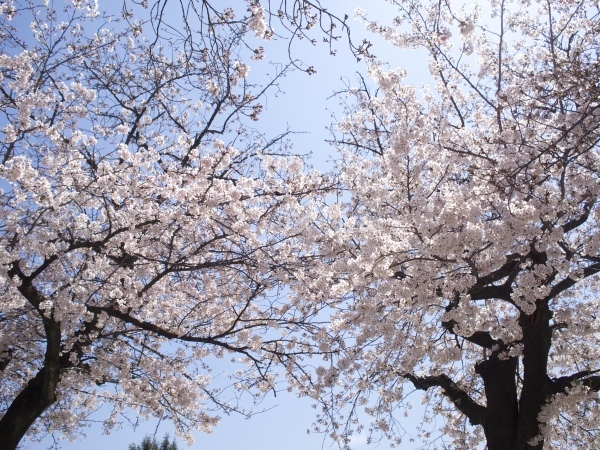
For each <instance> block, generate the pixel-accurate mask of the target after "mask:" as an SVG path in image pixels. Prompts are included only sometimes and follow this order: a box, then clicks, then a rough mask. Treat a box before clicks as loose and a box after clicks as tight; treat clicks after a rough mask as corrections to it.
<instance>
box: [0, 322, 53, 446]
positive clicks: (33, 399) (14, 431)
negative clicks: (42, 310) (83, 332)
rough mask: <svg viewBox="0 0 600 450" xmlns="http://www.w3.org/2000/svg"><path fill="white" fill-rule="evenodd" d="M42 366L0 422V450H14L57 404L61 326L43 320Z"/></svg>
mask: <svg viewBox="0 0 600 450" xmlns="http://www.w3.org/2000/svg"><path fill="white" fill-rule="evenodd" d="M44 329H45V331H46V354H45V357H44V366H43V367H42V368H41V369H40V371H39V372H38V373H37V375H36V376H35V377H34V378H33V379H31V380H30V381H29V383H27V386H25V388H24V389H23V390H22V391H21V392H20V393H19V395H18V396H17V397H16V398H15V400H14V401H13V402H12V404H11V405H10V407H9V408H8V409H7V410H6V413H5V414H4V417H2V419H1V420H0V450H15V449H16V448H17V445H19V442H20V441H21V439H23V437H24V436H25V434H26V433H27V431H28V430H29V427H31V425H32V424H33V423H34V422H35V421H36V420H37V419H38V418H39V417H40V416H41V415H42V414H43V413H44V411H46V409H48V407H49V406H50V405H52V404H53V403H54V402H55V401H56V387H57V386H58V381H59V371H60V323H59V322H55V321H54V320H52V319H48V318H44Z"/></svg>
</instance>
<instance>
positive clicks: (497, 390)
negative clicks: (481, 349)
mask: <svg viewBox="0 0 600 450" xmlns="http://www.w3.org/2000/svg"><path fill="white" fill-rule="evenodd" d="M517 364H518V359H517V358H508V359H505V360H501V359H499V358H498V357H497V356H493V357H492V358H490V359H488V360H485V361H482V362H481V363H479V364H478V365H477V367H476V369H475V370H476V372H477V373H478V374H479V375H480V376H481V378H482V379H483V382H484V386H485V396H486V399H487V407H486V412H485V416H484V417H485V419H484V423H483V430H484V433H485V437H486V441H487V444H488V450H514V449H515V447H514V445H515V440H516V439H515V438H516V434H517V419H518V415H519V411H518V404H517V383H516V372H517Z"/></svg>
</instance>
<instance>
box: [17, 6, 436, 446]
mask: <svg viewBox="0 0 600 450" xmlns="http://www.w3.org/2000/svg"><path fill="white" fill-rule="evenodd" d="M108 1H109V0H100V2H99V3H100V7H101V8H102V4H103V2H108ZM215 3H222V4H223V7H225V6H226V5H227V4H228V2H227V1H225V0H222V1H221V2H219V1H216V2H215ZM323 3H324V4H326V5H327V6H328V7H329V8H330V9H331V10H332V11H336V12H339V13H340V14H341V16H343V15H344V13H347V14H348V15H349V16H350V17H352V16H353V11H354V9H355V8H357V7H361V8H363V9H365V10H366V11H367V12H368V14H369V15H372V16H373V17H379V18H382V19H383V20H385V18H390V11H393V9H391V7H390V5H388V4H386V3H385V2H384V1H383V0H380V1H378V2H374V1H372V0H371V1H367V0H345V1H344V0H324V2H323ZM350 20H351V21H352V19H350ZM353 24H354V29H353V32H354V33H355V39H356V40H357V41H358V42H360V40H362V39H363V37H366V38H368V39H369V40H371V41H373V42H374V44H375V45H374V47H373V51H374V53H375V54H377V55H378V56H380V57H381V58H382V59H384V60H386V61H388V62H389V63H390V66H391V67H398V66H400V67H406V68H408V69H409V80H410V81H411V82H413V83H416V84H421V83H422V82H424V81H426V80H427V78H428V72H427V60H426V57H425V56H424V55H423V54H422V53H421V54H417V53H414V52H413V53H406V52H404V53H402V52H400V51H399V50H397V49H394V48H391V47H390V46H389V45H385V44H384V43H383V42H382V41H381V40H380V39H377V38H376V37H374V36H369V35H367V34H366V33H365V32H364V31H363V30H362V26H361V25H360V24H359V23H358V22H357V21H355V22H353ZM257 45H264V47H265V49H266V58H265V61H263V62H261V63H256V62H254V64H251V65H250V66H251V76H252V78H251V79H253V80H254V81H256V82H260V81H261V80H265V79H267V78H266V77H267V74H268V73H269V72H272V71H274V70H275V69H274V67H273V66H271V65H269V64H268V62H269V61H285V58H286V54H287V43H285V42H277V41H271V42H265V43H260V42H258V41H257ZM337 48H338V54H337V56H335V57H332V56H330V55H329V49H328V47H327V46H326V45H324V44H322V45H317V46H316V47H313V46H311V45H310V44H309V43H308V42H306V41H301V42H297V43H296V44H295V45H294V49H295V51H296V53H295V54H296V55H298V57H299V58H300V59H302V60H304V61H306V62H307V63H308V64H310V65H313V66H315V68H316V70H317V73H316V74H315V75H312V76H308V75H306V74H304V73H301V72H295V73H292V74H290V75H288V76H287V77H286V78H284V79H282V80H281V83H280V89H281V91H282V93H280V94H279V95H278V96H276V97H274V96H273V95H270V96H269V97H268V101H267V102H266V103H265V105H264V106H265V110H264V112H263V114H262V115H261V118H260V121H259V122H258V124H257V128H259V129H260V130H261V131H263V132H264V133H265V134H267V135H275V134H277V133H280V132H283V131H285V130H286V129H287V128H288V127H289V128H290V129H292V130H294V131H298V132H304V134H300V135H296V136H295V137H294V138H293V140H294V142H295V144H294V149H295V151H298V152H301V153H304V152H308V151H310V152H312V154H313V159H312V162H313V164H314V165H315V167H316V168H319V169H322V170H326V169H327V166H328V164H326V163H325V161H326V160H327V159H328V158H329V157H331V156H332V155H333V154H334V151H333V150H332V149H331V147H330V146H329V145H328V144H326V143H325V142H324V140H325V139H327V138H329V137H330V135H329V132H328V131H327V127H328V126H329V125H330V123H331V121H332V119H331V111H338V117H339V110H340V109H339V100H338V99H336V98H330V99H329V100H327V99H328V98H329V97H331V96H332V94H333V93H334V92H335V91H339V90H340V89H342V88H343V87H344V80H347V81H350V83H351V84H354V85H356V84H357V83H356V72H357V71H362V72H363V73H364V68H365V64H364V62H363V63H356V59H355V58H354V57H353V56H352V55H351V54H350V51H349V49H348V47H347V44H346V43H345V42H343V41H340V42H339V43H338V44H337ZM251 62H252V61H249V63H251ZM419 399H420V394H417V396H416V398H415V400H416V401H413V403H416V404H418V403H419ZM312 403H313V402H312V401H311V400H310V399H306V398H303V399H298V398H296V396H295V395H294V394H289V393H280V394H278V396H277V397H273V396H272V395H271V396H270V397H268V398H267V399H265V401H264V402H263V403H262V405H261V406H262V407H263V408H265V409H268V411H266V412H264V413H262V414H258V415H256V416H254V417H253V418H252V419H250V420H246V419H245V418H244V417H242V416H239V415H233V416H229V417H227V416H226V417H223V418H222V420H221V423H220V424H219V425H218V426H217V427H216V428H215V430H214V432H213V433H212V434H202V433H196V435H195V437H196V443H195V444H194V445H193V446H192V447H190V448H193V449H202V450H223V449H238V448H244V449H245V450H280V449H282V448H285V449H286V450H317V449H320V448H325V449H327V448H337V445H335V444H333V443H332V441H331V440H330V439H329V438H327V437H326V436H323V435H319V434H307V432H306V430H307V429H308V428H309V427H310V424H311V422H313V421H314V419H315V415H316V411H315V410H314V409H313V408H312V407H311V405H312ZM102 418H103V417H102V414H101V413H100V414H98V415H97V419H98V420H101V419H102ZM419 419H420V416H419V414H415V415H414V417H411V418H409V419H407V422H406V423H405V425H404V426H405V428H407V429H410V428H412V427H415V426H416V425H417V424H418V423H419ZM84 432H85V433H86V438H85V439H81V440H78V441H75V442H72V443H69V442H67V441H64V440H62V439H61V436H60V435H57V436H56V438H58V439H59V442H58V443H59V445H60V448H63V449H65V450H75V449H82V448H83V449H85V450H99V449H111V450H120V449H123V450H126V449H127V446H128V445H129V444H130V443H139V442H140V441H141V440H142V438H143V436H144V435H145V434H154V433H156V435H157V438H159V439H160V438H161V437H162V436H163V435H164V434H165V433H169V434H170V435H171V436H173V428H172V426H171V425H170V424H169V423H167V422H163V423H160V424H157V422H156V421H149V422H146V423H143V424H142V425H141V426H139V427H138V428H137V429H136V430H133V429H132V428H131V427H130V426H129V425H127V424H125V425H124V426H123V427H122V428H121V429H119V430H113V431H112V432H111V434H110V435H106V434H102V428H101V426H100V425H94V426H92V427H90V428H89V429H86V430H84ZM177 442H178V444H179V447H180V448H181V449H182V450H183V449H185V448H187V447H186V446H185V445H184V444H182V443H181V441H180V440H178V441H177ZM53 444H54V441H53V440H52V439H51V438H47V439H44V440H43V441H42V442H39V443H35V442H31V441H29V440H27V439H25V440H24V441H23V443H22V448H23V449H27V450H43V449H47V448H50V447H52V446H53ZM414 445H415V447H413V446H409V445H407V446H403V447H402V448H403V449H409V448H416V444H414ZM352 447H353V449H354V450H363V449H366V448H375V445H370V446H367V445H366V436H363V435H361V436H357V437H356V438H355V439H354V440H353V443H352ZM387 447H388V446H387V444H386V443H382V444H381V445H380V447H379V448H387Z"/></svg>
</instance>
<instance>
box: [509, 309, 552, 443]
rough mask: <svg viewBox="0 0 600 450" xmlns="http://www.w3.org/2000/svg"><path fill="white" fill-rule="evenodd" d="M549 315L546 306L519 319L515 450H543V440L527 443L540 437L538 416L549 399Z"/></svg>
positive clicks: (550, 334) (550, 335)
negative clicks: (519, 382)
mask: <svg viewBox="0 0 600 450" xmlns="http://www.w3.org/2000/svg"><path fill="white" fill-rule="evenodd" d="M551 317H552V314H551V312H550V311H549V309H548V307H547V306H546V305H545V304H542V305H541V306H540V307H538V310H537V311H536V313H535V314H533V315H532V316H525V315H522V316H521V318H520V319H519V322H520V325H521V328H522V330H523V388H522V389H521V398H520V399H519V422H518V426H517V442H516V446H515V449H516V450H525V449H527V450H542V449H543V448H544V441H543V439H541V440H538V442H537V444H535V445H531V444H529V442H531V441H532V439H535V438H537V437H538V436H539V434H540V425H541V424H540V422H539V419H538V417H539V414H540V412H541V410H542V407H543V406H544V404H545V403H546V399H547V397H548V393H549V392H548V381H549V380H548V353H549V352H550V347H551V345H552V330H551V328H550V318H551Z"/></svg>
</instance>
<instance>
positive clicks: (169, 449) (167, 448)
mask: <svg viewBox="0 0 600 450" xmlns="http://www.w3.org/2000/svg"><path fill="white" fill-rule="evenodd" d="M128 450H178V449H177V444H176V443H175V439H174V438H173V440H172V441H169V435H168V434H165V436H164V437H163V439H162V442H161V443H160V445H159V444H158V441H157V440H156V438H155V437H152V438H151V437H150V436H144V439H142V443H141V444H140V445H135V444H129V449H128Z"/></svg>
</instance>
